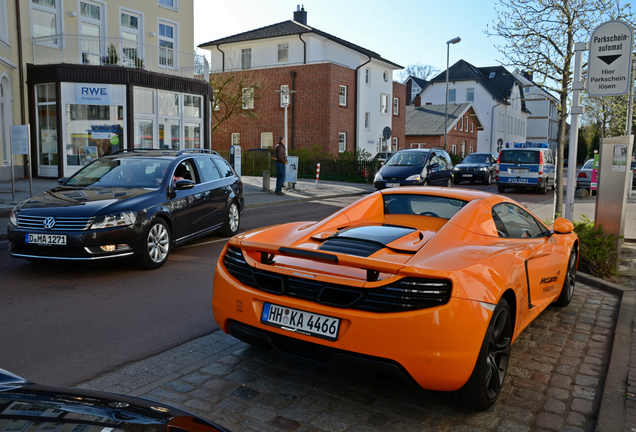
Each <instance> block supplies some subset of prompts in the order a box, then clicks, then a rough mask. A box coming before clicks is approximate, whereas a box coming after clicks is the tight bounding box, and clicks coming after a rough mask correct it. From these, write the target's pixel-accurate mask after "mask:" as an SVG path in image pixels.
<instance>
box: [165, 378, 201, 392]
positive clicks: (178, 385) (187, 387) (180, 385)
mask: <svg viewBox="0 0 636 432" xmlns="http://www.w3.org/2000/svg"><path fill="white" fill-rule="evenodd" d="M164 387H166V388H169V389H172V390H174V391H178V392H180V393H187V392H189V391H192V390H194V388H195V387H194V386H193V385H191V384H188V383H185V382H183V381H171V382H169V383H166V384H165V385H164Z"/></svg>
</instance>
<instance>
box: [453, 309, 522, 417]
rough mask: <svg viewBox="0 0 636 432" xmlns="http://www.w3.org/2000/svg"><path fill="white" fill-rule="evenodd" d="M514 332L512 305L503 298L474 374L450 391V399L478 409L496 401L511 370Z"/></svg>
mask: <svg viewBox="0 0 636 432" xmlns="http://www.w3.org/2000/svg"><path fill="white" fill-rule="evenodd" d="M512 332H513V327H512V317H511V315H510V307H509V306H508V302H507V301H506V300H505V299H503V298H502V299H501V300H500V301H499V303H498V304H497V307H495V310H494V312H493V315H492V317H491V318H490V324H489V325H488V329H487V330H486V336H485V337H484V341H483V343H482V345H481V349H480V351H479V357H477V363H476V364H475V369H473V373H472V374H471V376H470V378H469V379H468V381H467V382H466V384H464V386H463V387H462V388H460V389H459V390H457V391H454V392H447V393H446V397H447V399H449V400H451V401H453V402H455V403H457V404H459V405H463V406H466V407H469V408H472V409H476V410H486V409H488V408H490V407H491V406H492V405H493V404H494V403H495V401H496V400H497V398H498V397H499V393H501V388H502V387H503V383H504V380H505V378H506V372H507V371H508V362H509V361H510V347H511V344H512Z"/></svg>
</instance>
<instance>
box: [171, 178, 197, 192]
mask: <svg viewBox="0 0 636 432" xmlns="http://www.w3.org/2000/svg"><path fill="white" fill-rule="evenodd" d="M193 187H194V182H193V181H192V180H179V181H177V182H176V183H175V185H174V188H175V190H184V189H192V188H193Z"/></svg>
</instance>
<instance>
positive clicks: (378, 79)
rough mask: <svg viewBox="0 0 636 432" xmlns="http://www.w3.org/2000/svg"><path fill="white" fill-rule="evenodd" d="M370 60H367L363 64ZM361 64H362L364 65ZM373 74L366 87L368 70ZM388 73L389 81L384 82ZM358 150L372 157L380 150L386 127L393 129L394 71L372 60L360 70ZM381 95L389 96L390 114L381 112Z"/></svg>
mask: <svg viewBox="0 0 636 432" xmlns="http://www.w3.org/2000/svg"><path fill="white" fill-rule="evenodd" d="M367 60H368V59H367V58H365V59H364V61H363V62H362V63H365V62H366V61H367ZM362 63H361V64H362ZM367 68H368V69H369V71H370V73H371V80H370V81H371V82H370V83H369V85H366V82H365V76H366V72H365V71H366V69H367ZM385 73H386V76H387V80H386V81H385V80H384V75H385ZM358 88H359V89H360V91H359V95H358V119H357V120H358V148H360V149H364V150H366V151H367V152H369V153H370V154H371V155H375V154H376V153H377V152H378V151H379V150H378V147H379V145H380V143H379V138H380V136H382V131H383V130H384V128H385V127H387V126H388V127H391V122H392V116H393V70H392V69H391V68H389V67H388V66H387V65H386V64H384V63H381V62H378V61H377V60H372V61H371V62H370V63H367V64H365V65H364V66H362V67H360V69H359V70H358ZM381 94H387V95H389V112H388V114H382V113H381V112H380V97H381ZM365 112H369V113H370V115H371V121H370V127H369V130H365V128H364V115H365Z"/></svg>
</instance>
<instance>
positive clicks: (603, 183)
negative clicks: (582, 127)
mask: <svg viewBox="0 0 636 432" xmlns="http://www.w3.org/2000/svg"><path fill="white" fill-rule="evenodd" d="M633 148H634V136H633V135H630V136H621V137H612V138H603V139H602V140H601V146H600V151H599V154H600V157H599V177H598V186H597V190H596V211H595V214H594V225H595V226H598V225H602V228H603V234H605V235H610V234H614V238H615V239H616V247H617V249H618V250H620V248H621V246H622V245H623V240H622V239H620V238H619V237H620V236H622V235H623V234H624V233H625V210H626V202H627V196H628V194H629V189H631V187H632V178H631V172H630V164H631V160H632V152H633Z"/></svg>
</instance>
